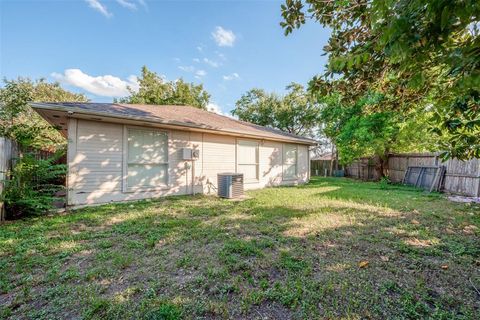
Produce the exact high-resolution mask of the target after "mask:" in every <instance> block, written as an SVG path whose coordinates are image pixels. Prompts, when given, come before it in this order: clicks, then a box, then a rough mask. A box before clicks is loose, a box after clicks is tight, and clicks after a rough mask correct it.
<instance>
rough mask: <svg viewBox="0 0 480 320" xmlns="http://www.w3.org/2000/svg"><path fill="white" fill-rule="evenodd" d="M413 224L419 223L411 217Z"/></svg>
mask: <svg viewBox="0 0 480 320" xmlns="http://www.w3.org/2000/svg"><path fill="white" fill-rule="evenodd" d="M411 222H412V223H413V224H420V222H419V221H418V220H415V219H412V221H411Z"/></svg>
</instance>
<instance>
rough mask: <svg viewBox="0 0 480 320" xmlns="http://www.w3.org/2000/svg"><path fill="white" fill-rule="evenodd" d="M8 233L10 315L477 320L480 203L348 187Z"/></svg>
mask: <svg viewBox="0 0 480 320" xmlns="http://www.w3.org/2000/svg"><path fill="white" fill-rule="evenodd" d="M248 195H249V196H250V199H249V200H245V201H243V202H232V201H227V200H221V199H218V198H214V197H206V196H200V195H199V196H196V197H171V198H165V199H161V200H152V201H140V202H136V203H126V204H108V205H104V206H101V207H94V208H86V209H82V210H79V211H75V212H72V213H70V214H63V215H54V216H50V217H38V218H33V219H28V220H23V221H14V222H11V223H8V224H5V225H3V226H2V227H1V228H0V261H1V262H0V308H1V309H0V310H1V311H0V318H7V319H27V318H35V319H52V318H85V319H100V318H101V319H132V318H136V319H141V318H142V319H181V318H185V319H198V318H233V319H253V318H270V319H315V318H329V319H334V318H344V319H365V318H372V319H379V318H385V319H392V318H394V319H420V318H423V319H425V318H429V319H476V318H477V315H478V313H479V310H480V304H479V296H478V293H477V292H476V291H475V288H474V286H475V287H476V288H480V274H479V272H478V268H479V265H480V250H479V246H478V239H479V236H480V229H479V228H480V207H479V206H478V205H473V204H463V203H460V204H459V203H451V202H448V201H447V200H445V199H443V197H441V196H440V195H438V194H427V193H423V192H422V191H419V190H416V189H412V188H407V187H403V186H396V185H389V184H385V183H384V184H378V183H361V182H355V181H352V180H348V179H315V180H313V181H312V182H311V183H310V184H308V185H305V186H301V187H282V188H271V189H263V190H256V191H250V192H248Z"/></svg>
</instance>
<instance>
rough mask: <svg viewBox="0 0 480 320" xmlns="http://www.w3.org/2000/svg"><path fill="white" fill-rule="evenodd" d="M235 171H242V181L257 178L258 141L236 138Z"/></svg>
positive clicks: (255, 179)
mask: <svg viewBox="0 0 480 320" xmlns="http://www.w3.org/2000/svg"><path fill="white" fill-rule="evenodd" d="M237 172H238V173H243V179H244V181H246V182H248V181H257V180H258V142H257V141H250V140H238V142H237Z"/></svg>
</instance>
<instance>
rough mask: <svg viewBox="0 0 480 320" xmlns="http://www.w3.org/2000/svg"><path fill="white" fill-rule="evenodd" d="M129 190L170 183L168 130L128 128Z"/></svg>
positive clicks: (127, 163) (127, 184)
mask: <svg viewBox="0 0 480 320" xmlns="http://www.w3.org/2000/svg"><path fill="white" fill-rule="evenodd" d="M126 147H127V152H126V158H127V159H126V166H127V167H126V175H127V179H126V187H127V190H135V189H150V188H158V187H162V186H166V185H167V184H168V135H167V133H166V132H162V131H158V130H148V129H133V128H127V145H126Z"/></svg>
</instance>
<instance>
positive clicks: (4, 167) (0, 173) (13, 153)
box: [0, 137, 18, 221]
mask: <svg viewBox="0 0 480 320" xmlns="http://www.w3.org/2000/svg"><path fill="white" fill-rule="evenodd" d="M17 155H18V147H17V144H16V143H15V142H13V141H12V140H9V139H5V138H3V137H0V196H1V195H2V193H3V188H4V183H3V181H4V180H6V179H8V173H9V171H10V169H11V168H12V161H13V159H14V158H15V157H17ZM3 220H5V210H4V206H3V202H2V200H1V198H0V221H3Z"/></svg>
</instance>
